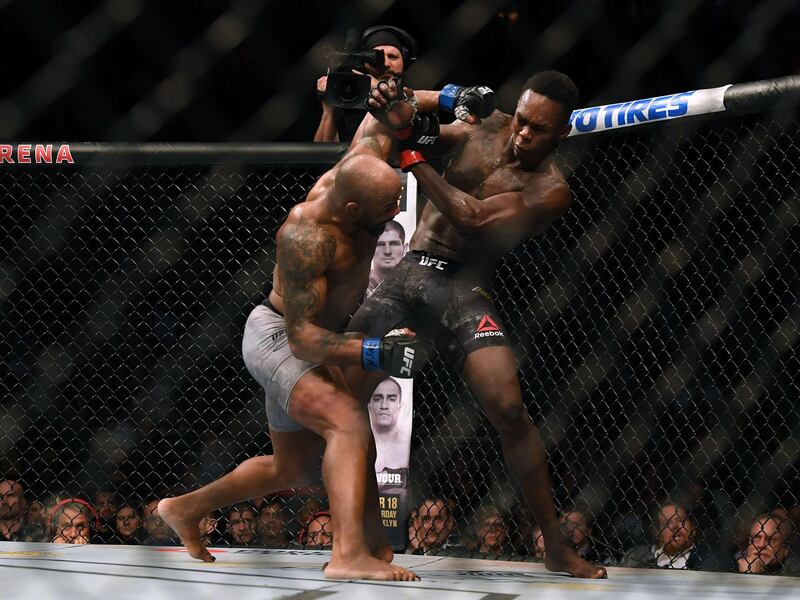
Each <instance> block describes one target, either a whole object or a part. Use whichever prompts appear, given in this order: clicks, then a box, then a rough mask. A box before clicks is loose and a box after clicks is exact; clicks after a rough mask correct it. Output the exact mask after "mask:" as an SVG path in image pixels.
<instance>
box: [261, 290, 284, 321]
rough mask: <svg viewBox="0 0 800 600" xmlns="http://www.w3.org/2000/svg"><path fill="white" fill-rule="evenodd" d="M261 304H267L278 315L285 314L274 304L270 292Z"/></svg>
mask: <svg viewBox="0 0 800 600" xmlns="http://www.w3.org/2000/svg"><path fill="white" fill-rule="evenodd" d="M261 304H263V305H264V306H266V307H267V308H268V309H270V310H271V311H272V312H274V313H275V314H276V315H280V316H284V315H283V313H282V312H281V311H279V310H278V309H277V308H275V306H274V305H273V304H272V302H270V301H269V294H267V297H266V298H264V302H262V303H261Z"/></svg>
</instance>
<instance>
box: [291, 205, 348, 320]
mask: <svg viewBox="0 0 800 600" xmlns="http://www.w3.org/2000/svg"><path fill="white" fill-rule="evenodd" d="M335 254H336V238H335V237H334V235H333V234H332V233H331V232H330V231H327V230H326V229H325V228H323V227H319V226H316V225H308V224H306V223H304V222H302V221H301V222H300V223H298V224H297V225H290V226H288V227H287V228H286V230H285V231H284V232H283V235H282V236H281V239H280V241H279V243H278V266H279V267H280V270H281V277H282V279H283V284H284V306H285V307H286V310H285V313H286V328H287V329H288V330H289V331H293V330H294V331H297V330H298V328H300V327H301V326H302V325H303V324H304V323H306V322H309V321H310V322H314V321H316V318H317V316H318V315H319V313H320V312H321V311H322V309H323V306H324V303H325V298H324V297H322V296H321V295H320V291H319V289H318V287H317V286H318V283H319V279H320V278H322V277H324V275H325V273H326V272H327V271H328V269H329V267H330V266H331V264H332V263H333V258H334V256H335Z"/></svg>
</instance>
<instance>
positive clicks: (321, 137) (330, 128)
mask: <svg viewBox="0 0 800 600" xmlns="http://www.w3.org/2000/svg"><path fill="white" fill-rule="evenodd" d="M314 141H315V142H338V141H339V132H338V131H336V119H334V118H333V109H332V108H328V107H327V106H323V108H322V118H321V119H320V120H319V127H317V132H316V133H315V134H314Z"/></svg>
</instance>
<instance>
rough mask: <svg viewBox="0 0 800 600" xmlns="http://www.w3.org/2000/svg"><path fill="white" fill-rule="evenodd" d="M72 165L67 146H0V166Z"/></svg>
mask: <svg viewBox="0 0 800 600" xmlns="http://www.w3.org/2000/svg"><path fill="white" fill-rule="evenodd" d="M63 163H66V164H70V165H71V164H74V163H75V159H74V158H72V149H71V148H70V146H69V144H0V165H2V164H9V165H15V164H18V165H30V164H36V165H45V164H47V165H49V164H57V165H60V164H63Z"/></svg>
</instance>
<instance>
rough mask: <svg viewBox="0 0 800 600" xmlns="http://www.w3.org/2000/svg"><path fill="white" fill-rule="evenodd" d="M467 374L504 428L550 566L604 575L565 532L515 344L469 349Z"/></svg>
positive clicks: (507, 453)
mask: <svg viewBox="0 0 800 600" xmlns="http://www.w3.org/2000/svg"><path fill="white" fill-rule="evenodd" d="M463 375H464V379H465V380H466V381H467V384H468V385H469V387H470V389H471V390H472V392H473V393H474V394H475V395H476V396H477V398H478V401H479V402H480V403H481V406H482V407H483V410H484V411H485V412H486V416H487V417H488V418H489V420H490V421H491V422H492V425H494V427H495V429H496V430H497V432H498V433H499V434H500V443H501V446H502V449H503V458H504V459H505V462H506V465H507V467H508V470H509V471H510V473H511V476H512V477H514V479H515V480H516V481H517V483H518V484H519V486H520V488H521V489H522V494H523V496H524V497H525V500H526V502H527V503H528V506H529V507H530V509H531V512H533V514H534V516H535V517H536V520H537V522H538V524H539V526H540V527H541V528H542V532H543V534H544V540H545V549H546V556H547V558H546V560H545V564H546V566H547V568H548V569H549V570H551V571H563V572H567V573H569V574H570V575H573V576H574V577H591V578H600V577H605V576H606V571H605V569H604V568H602V567H595V566H593V565H591V564H589V563H588V562H586V561H585V560H583V559H581V558H580V557H579V556H578V554H577V553H576V552H575V551H574V550H573V549H572V548H570V547H569V546H568V545H567V544H566V543H565V541H564V540H563V538H562V536H561V531H560V527H559V523H558V517H557V515H556V510H555V505H554V503H553V489H552V484H551V483H550V474H549V472H548V469H547V460H546V456H545V449H544V444H543V443H542V438H541V437H540V435H539V430H538V429H537V428H536V426H535V425H534V424H533V421H532V420H531V418H530V416H529V415H528V411H527V410H526V409H525V405H524V404H523V403H522V393H521V391H520V387H519V379H518V378H517V366H516V361H515V360H514V354H513V353H512V352H511V349H510V348H508V347H505V346H494V347H488V348H481V349H480V350H476V351H474V352H472V353H470V354H469V356H468V357H467V359H466V361H465V363H464V372H463Z"/></svg>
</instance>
